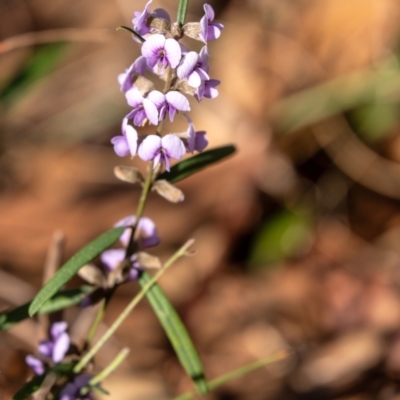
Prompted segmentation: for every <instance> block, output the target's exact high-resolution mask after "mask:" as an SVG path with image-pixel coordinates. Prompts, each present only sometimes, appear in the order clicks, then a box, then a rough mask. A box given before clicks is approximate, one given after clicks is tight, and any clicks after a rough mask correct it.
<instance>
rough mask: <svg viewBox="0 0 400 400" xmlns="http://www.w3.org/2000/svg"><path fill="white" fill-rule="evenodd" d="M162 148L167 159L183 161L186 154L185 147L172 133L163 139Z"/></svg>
mask: <svg viewBox="0 0 400 400" xmlns="http://www.w3.org/2000/svg"><path fill="white" fill-rule="evenodd" d="M162 147H163V149H164V150H165V153H166V155H167V157H170V158H175V159H176V160H179V159H181V158H182V157H183V156H184V155H185V153H186V150H185V145H184V144H183V142H182V140H181V139H179V137H178V136H176V135H174V134H172V133H170V134H168V135H165V136H164V137H163V138H162Z"/></svg>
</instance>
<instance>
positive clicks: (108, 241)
mask: <svg viewBox="0 0 400 400" xmlns="http://www.w3.org/2000/svg"><path fill="white" fill-rule="evenodd" d="M124 229H125V228H123V227H121V228H114V229H111V230H109V231H107V232H105V233H103V234H102V235H100V236H99V237H98V238H96V239H95V240H93V241H92V242H90V243H89V244H88V245H87V246H85V247H84V248H83V249H81V250H80V251H78V253H76V254H75V255H74V256H73V257H72V258H71V259H70V260H69V261H67V262H66V263H65V264H64V265H63V266H62V267H61V268H60V269H59V270H58V271H57V273H56V274H55V275H54V276H53V277H52V278H51V279H50V280H49V281H48V282H47V283H46V284H45V285H44V286H43V287H42V289H41V290H40V291H39V293H38V294H37V295H36V297H35V298H34V299H33V301H32V303H31V305H30V307H29V315H30V316H32V315H34V314H36V313H37V312H38V310H39V309H40V308H41V306H42V305H43V304H44V303H45V302H46V301H47V300H49V299H50V298H51V297H53V296H54V294H56V293H57V291H58V290H59V289H60V288H61V287H62V286H63V285H64V284H65V283H67V282H68V281H69V280H70V279H71V278H72V277H73V276H74V275H75V274H76V273H77V272H78V271H79V269H80V268H81V267H83V266H84V265H85V264H87V263H88V262H89V261H91V260H93V258H95V257H96V256H98V255H99V254H100V253H101V252H102V251H103V250H105V249H107V248H108V247H110V246H111V245H112V244H113V243H115V242H116V241H117V240H118V239H119V237H120V236H121V235H122V232H123V231H124Z"/></svg>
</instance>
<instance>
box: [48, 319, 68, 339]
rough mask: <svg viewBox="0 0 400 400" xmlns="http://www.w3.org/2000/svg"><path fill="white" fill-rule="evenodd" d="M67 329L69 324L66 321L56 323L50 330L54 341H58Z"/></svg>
mask: <svg viewBox="0 0 400 400" xmlns="http://www.w3.org/2000/svg"><path fill="white" fill-rule="evenodd" d="M67 328H68V324H67V323H66V322H65V321H60V322H55V323H54V324H53V325H52V326H51V328H50V335H51V337H52V338H53V340H55V339H57V338H58V337H59V336H60V335H61V334H62V333H64V332H65V331H66V330H67Z"/></svg>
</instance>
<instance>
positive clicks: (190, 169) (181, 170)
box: [157, 146, 236, 182]
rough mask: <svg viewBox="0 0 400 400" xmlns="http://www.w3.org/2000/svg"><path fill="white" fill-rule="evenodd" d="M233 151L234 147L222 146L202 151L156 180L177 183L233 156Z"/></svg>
mask: <svg viewBox="0 0 400 400" xmlns="http://www.w3.org/2000/svg"><path fill="white" fill-rule="evenodd" d="M235 151H236V148H235V146H223V147H217V148H216V149H212V150H208V151H203V153H200V154H197V155H195V156H194V157H191V158H188V159H187V160H184V161H181V162H180V163H178V164H175V165H174V166H173V167H172V168H171V170H170V171H169V172H163V173H162V174H160V175H159V176H158V177H157V180H158V179H165V180H167V181H168V182H178V181H180V180H182V179H184V178H186V177H188V176H190V175H192V174H194V173H195V172H198V171H200V170H202V169H203V168H205V167H207V166H209V165H211V164H214V163H216V162H218V161H221V160H222V159H224V158H226V157H228V156H230V155H231V154H233V153H234V152H235Z"/></svg>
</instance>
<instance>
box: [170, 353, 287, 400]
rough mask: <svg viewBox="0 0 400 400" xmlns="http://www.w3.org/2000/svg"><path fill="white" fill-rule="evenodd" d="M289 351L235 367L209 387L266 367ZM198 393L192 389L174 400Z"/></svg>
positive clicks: (213, 381)
mask: <svg viewBox="0 0 400 400" xmlns="http://www.w3.org/2000/svg"><path fill="white" fill-rule="evenodd" d="M287 355H288V353H287V352H286V351H280V352H278V353H276V354H274V355H272V356H269V357H266V358H263V359H261V360H258V361H256V362H254V363H251V364H248V365H245V366H244V367H240V368H238V369H235V370H233V371H231V372H228V373H227V374H225V375H221V376H219V377H218V378H215V379H213V380H212V381H210V382H208V387H209V389H210V390H213V389H216V388H217V387H219V386H222V385H223V384H225V383H227V382H229V381H232V380H233V379H236V378H239V377H241V376H243V375H247V374H249V373H250V372H253V371H255V370H257V369H259V368H261V367H264V366H265V365H267V364H271V363H273V362H276V361H281V360H283V359H284V358H286V357H287ZM196 395H198V393H197V391H196V390H192V391H190V392H187V393H184V394H181V395H180V396H178V397H175V398H174V399H173V400H190V399H192V398H193V397H195V396H196Z"/></svg>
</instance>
